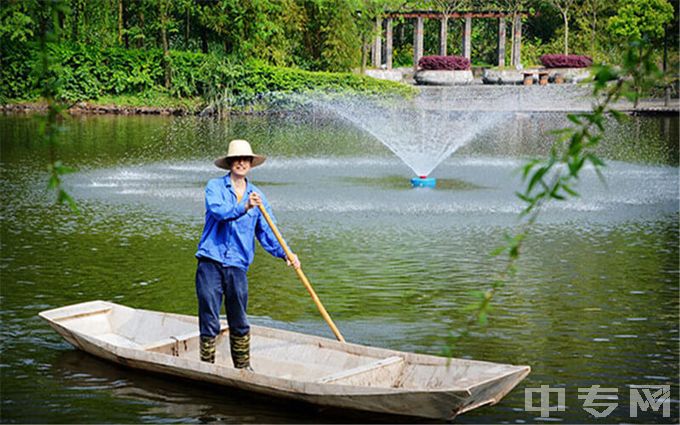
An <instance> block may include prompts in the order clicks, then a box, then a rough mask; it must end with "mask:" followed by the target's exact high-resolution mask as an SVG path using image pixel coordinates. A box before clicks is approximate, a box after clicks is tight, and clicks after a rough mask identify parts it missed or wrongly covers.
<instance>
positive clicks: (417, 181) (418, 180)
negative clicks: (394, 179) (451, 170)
mask: <svg viewBox="0 0 680 425" xmlns="http://www.w3.org/2000/svg"><path fill="white" fill-rule="evenodd" d="M436 185H437V179H435V178H432V177H427V176H418V177H414V178H412V179H411V186H413V187H414V188H418V187H426V188H433V187H435V186H436Z"/></svg>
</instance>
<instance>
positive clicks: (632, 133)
mask: <svg viewBox="0 0 680 425" xmlns="http://www.w3.org/2000/svg"><path fill="white" fill-rule="evenodd" d="M513 115H514V116H513V118H512V119H511V120H508V121H507V122H506V123H505V124H501V125H497V126H495V127H494V131H492V132H486V133H483V134H481V135H480V136H479V137H477V138H476V139H475V141H474V142H473V143H470V144H469V145H468V146H466V147H463V148H462V149H461V150H460V154H464V155H491V156H510V157H518V156H520V157H521V156H531V155H548V154H549V152H550V148H551V146H552V144H553V143H554V141H555V140H556V138H557V136H556V135H555V134H553V133H552V132H553V131H555V130H559V129H562V128H565V127H567V126H569V124H570V122H569V121H568V120H567V117H566V114H564V113H547V112H534V113H525V112H517V113H514V114H513ZM679 122H680V120H679V119H678V118H677V117H668V116H664V117H649V116H631V117H630V119H629V120H627V121H626V122H624V123H622V124H618V123H616V121H615V120H613V119H611V118H610V119H609V120H608V121H607V123H606V127H607V132H606V133H605V134H604V135H603V136H604V137H603V140H602V142H601V144H600V146H599V147H598V154H599V155H600V156H601V157H602V158H603V159H605V160H616V161H624V162H633V163H650V164H663V165H677V164H678V144H677V140H678V138H680V131H679V129H678V126H679Z"/></svg>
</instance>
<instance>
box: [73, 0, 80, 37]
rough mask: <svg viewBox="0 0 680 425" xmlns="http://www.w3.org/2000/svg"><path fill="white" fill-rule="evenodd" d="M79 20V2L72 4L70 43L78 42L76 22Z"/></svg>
mask: <svg viewBox="0 0 680 425" xmlns="http://www.w3.org/2000/svg"><path fill="white" fill-rule="evenodd" d="M79 20H80V1H79V0H76V1H75V2H74V4H73V21H72V22H71V41H73V42H74V43H76V42H78V23H79V22H78V21H79Z"/></svg>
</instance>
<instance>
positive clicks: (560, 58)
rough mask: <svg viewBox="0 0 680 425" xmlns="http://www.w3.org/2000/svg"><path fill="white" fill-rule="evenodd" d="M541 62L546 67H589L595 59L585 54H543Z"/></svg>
mask: <svg viewBox="0 0 680 425" xmlns="http://www.w3.org/2000/svg"><path fill="white" fill-rule="evenodd" d="M539 59H540V61H541V63H542V64H543V66H545V67H546V68H587V67H589V66H590V65H592V64H593V60H592V59H591V58H590V57H588V56H583V55H543V56H541V57H540V58H539Z"/></svg>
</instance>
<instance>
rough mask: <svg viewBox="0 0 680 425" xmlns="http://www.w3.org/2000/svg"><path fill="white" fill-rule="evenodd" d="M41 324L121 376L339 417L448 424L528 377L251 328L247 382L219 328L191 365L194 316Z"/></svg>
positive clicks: (82, 316)
mask: <svg viewBox="0 0 680 425" xmlns="http://www.w3.org/2000/svg"><path fill="white" fill-rule="evenodd" d="M40 317H42V318H43V319H45V320H47V321H48V322H49V324H50V325H51V326H52V327H53V328H54V329H55V330H56V331H57V332H59V334H61V335H62V336H63V337H64V338H65V339H66V340H67V341H68V342H69V343H71V344H73V345H74V346H75V347H77V348H80V349H81V350H83V351H86V352H88V353H90V354H93V355H95V356H98V357H101V358H103V359H106V360H110V361H112V362H116V363H119V364H122V365H125V366H129V367H132V368H136V369H142V370H148V371H152V372H156V373H163V374H169V375H174V376H179V377H182V378H189V379H196V380H200V381H205V382H210V383H214V384H220V385H226V386H229V387H236V388H239V389H242V390H247V391H254V392H257V393H261V394H266V395H269V396H273V397H282V398H287V399H294V400H299V401H302V402H308V403H313V404H315V405H320V406H329V407H336V408H341V409H354V410H364V411H372V412H380V413H388V414H396V415H408V416H418V417H425V418H436V419H452V418H454V417H455V416H456V415H458V414H460V413H463V412H466V411H469V410H471V409H474V408H477V407H480V406H484V405H489V404H495V403H497V402H498V401H499V400H500V399H501V398H502V397H503V396H504V395H505V394H507V393H508V392H509V391H510V390H511V389H512V388H513V387H515V385H517V384H518V383H519V382H520V381H521V380H522V379H523V378H524V377H525V376H527V375H528V374H529V371H530V368H529V366H513V365H507V364H497V363H489V362H482V361H474V360H463V359H451V360H450V362H449V361H448V360H449V359H446V358H442V357H436V356H430V355H422V354H413V353H405V352H400V351H394V350H387V349H382V348H374V347H367V346H363V345H357V344H351V343H342V342H338V341H335V340H331V339H327V338H321V337H317V336H310V335H304V334H299V333H295V332H289V331H283V330H279V329H272V328H266V327H261V326H252V329H251V335H252V347H251V363H252V366H253V368H254V370H255V372H250V371H245V370H242V369H235V368H234V367H233V366H232V363H231V358H230V355H229V329H228V327H227V324H226V322H224V323H222V330H221V332H220V334H219V336H218V338H217V358H216V362H215V363H214V364H210V363H205V362H201V361H200V360H199V334H198V319H197V318H196V317H194V316H186V315H179V314H170V313H161V312H154V311H148V310H139V309H133V308H129V307H125V306H122V305H118V304H114V303H110V302H105V301H91V302H85V303H81V304H75V305H70V306H66V307H61V308H57V309H53V310H47V311H43V312H41V313H40Z"/></svg>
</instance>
